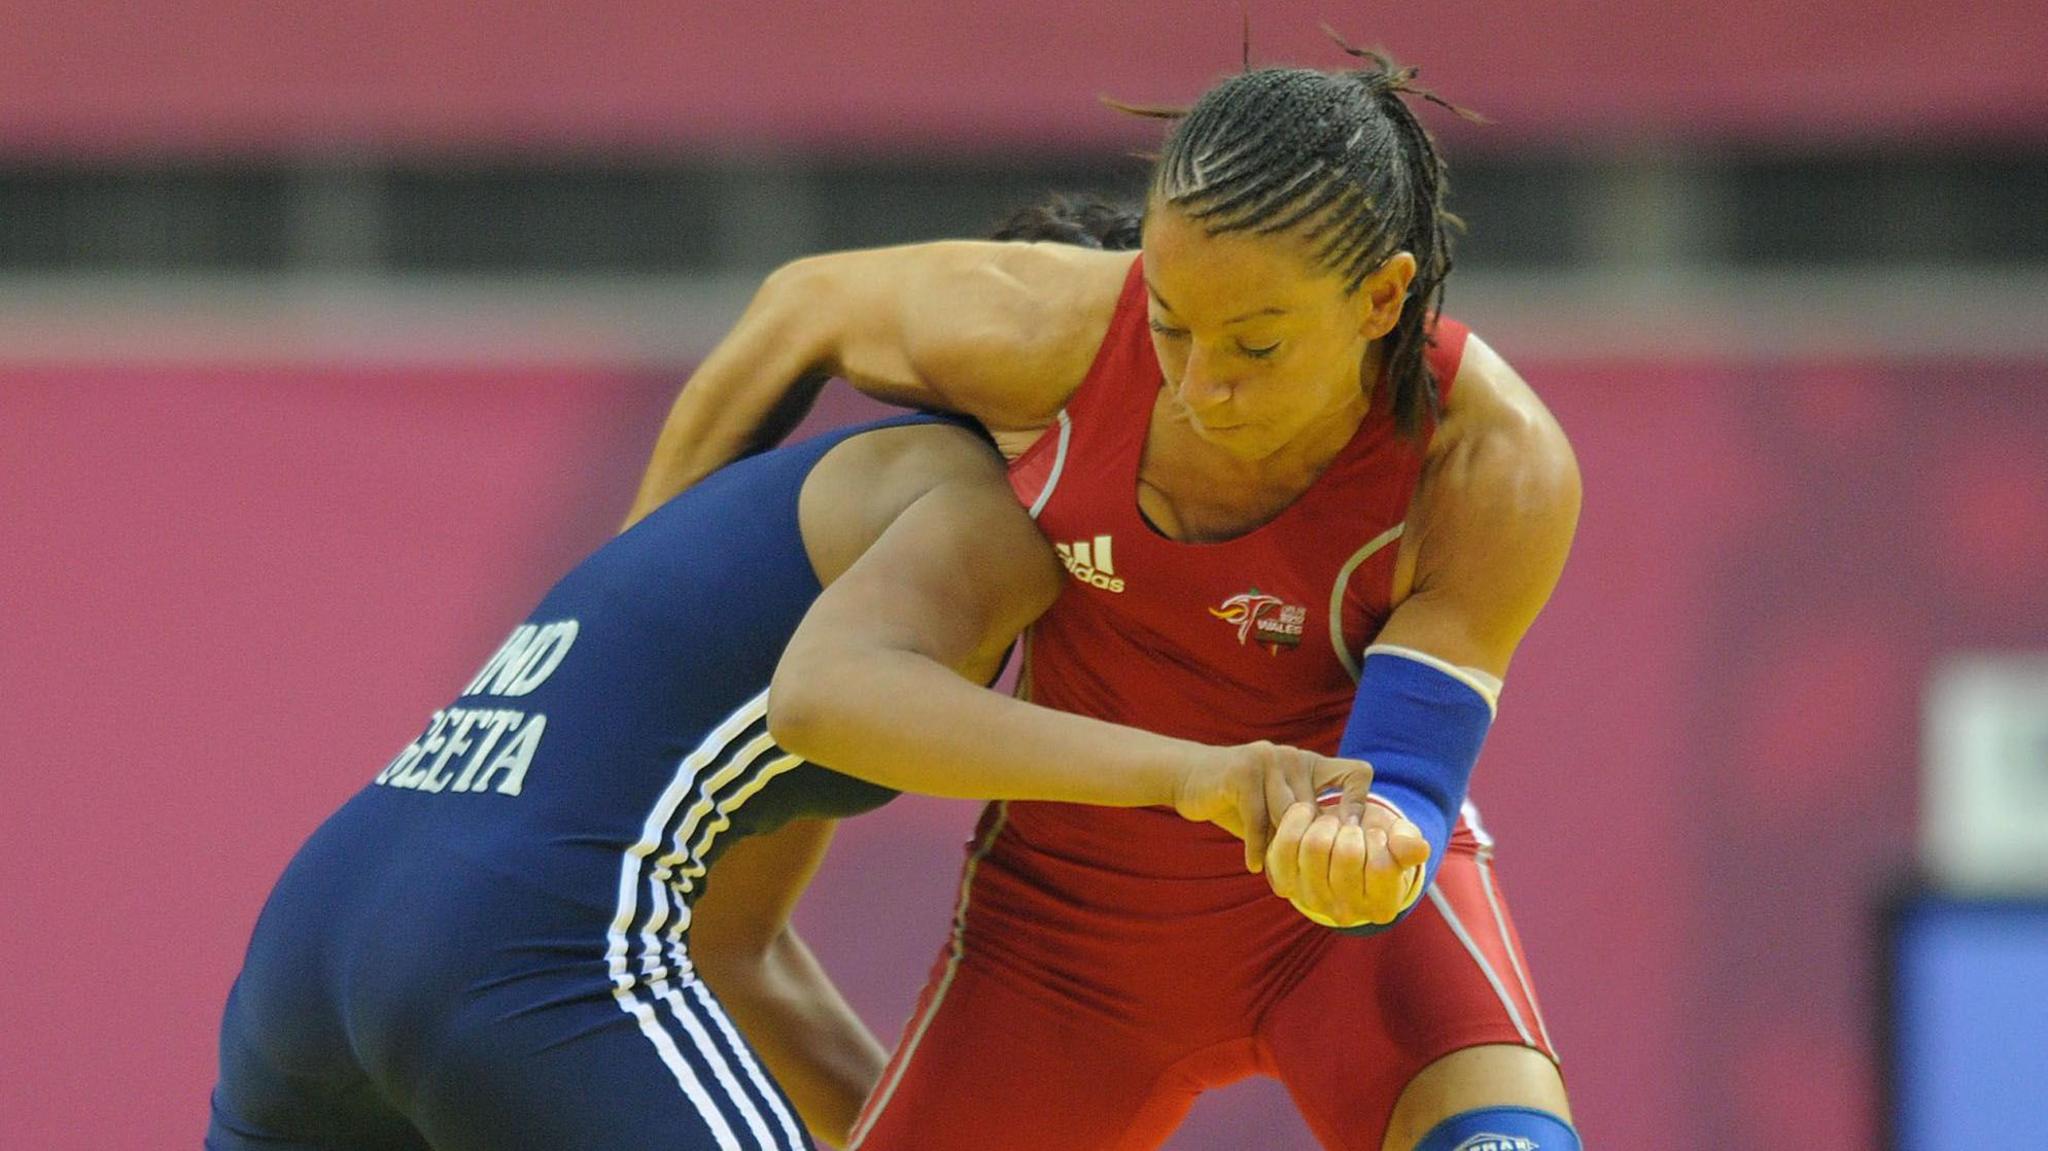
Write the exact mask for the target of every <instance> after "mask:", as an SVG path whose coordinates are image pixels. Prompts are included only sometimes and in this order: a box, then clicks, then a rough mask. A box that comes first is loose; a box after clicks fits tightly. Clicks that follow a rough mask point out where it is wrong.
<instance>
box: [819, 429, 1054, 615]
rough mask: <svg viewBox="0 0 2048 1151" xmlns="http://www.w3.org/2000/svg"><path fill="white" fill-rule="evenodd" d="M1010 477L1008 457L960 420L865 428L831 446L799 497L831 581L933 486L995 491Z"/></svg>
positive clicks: (822, 576) (822, 573) (825, 578)
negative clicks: (1005, 459) (1005, 462)
mask: <svg viewBox="0 0 2048 1151" xmlns="http://www.w3.org/2000/svg"><path fill="white" fill-rule="evenodd" d="M1006 483H1007V480H1006V478H1005V472H1004V467H1003V460H1002V457H1001V456H999V455H997V454H996V451H995V449H994V448H993V447H991V446H990V445H989V443H988V441H987V440H985V439H983V438H982V437H981V436H980V435H979V434H977V433H975V432H974V431H972V430H970V429H968V428H964V427H961V426H959V425H958V424H951V423H918V424H905V425H903V426H900V427H893V428H878V429H876V430H874V431H870V432H863V433H861V434H859V435H856V436H851V437H849V438H848V439H847V440H846V441H845V442H843V443H840V444H837V445H835V446H834V447H833V448H832V450H831V451H829V452H826V453H825V455H824V457H823V458H822V459H820V460H819V461H818V463H817V465H816V466H815V467H813V468H812V469H811V474H810V475H809V476H808V477H806V478H805V480H804V486H803V491H802V492H801V494H800V495H799V496H798V501H797V514H798V521H799V523H800V525H801V528H802V531H803V537H804V549H805V551H806V552H808V553H809V555H810V557H811V566H812V568H813V570H815V571H816V572H817V574H818V578H819V580H820V581H821V582H824V583H828V584H829V583H831V582H832V581H833V580H834V579H836V578H838V576H839V574H840V573H841V572H843V571H845V570H846V569H847V568H848V567H850V566H851V565H852V564H853V562H854V561H855V560H856V559H858V558H860V556H861V555H862V554H863V553H865V552H866V551H867V550H868V548H869V547H871V546H873V544H874V542H875V540H876V539H878V538H879V537H880V536H881V534H882V533H883V532H884V531H886V530H887V529H888V527H889V525H890V524H892V523H894V522H895V521H896V519H897V517H898V516H901V515H902V514H903V510H904V509H905V508H908V507H909V506H910V505H911V504H913V503H915V502H917V500H918V499H919V498H921V497H922V496H924V495H925V494H926V493H927V492H930V491H932V490H933V489H934V488H937V487H939V486H941V485H944V484H971V485H979V486H986V487H990V488H992V489H993V488H1002V487H1004V485H1005V484H1006ZM1004 490H1005V492H1007V488H1004ZM1019 514H1022V509H1019Z"/></svg>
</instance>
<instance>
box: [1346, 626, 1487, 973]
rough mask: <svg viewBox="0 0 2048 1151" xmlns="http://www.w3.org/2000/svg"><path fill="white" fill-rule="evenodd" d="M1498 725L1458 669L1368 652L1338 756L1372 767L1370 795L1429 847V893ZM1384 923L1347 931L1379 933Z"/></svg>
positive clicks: (1413, 656)
mask: <svg viewBox="0 0 2048 1151" xmlns="http://www.w3.org/2000/svg"><path fill="white" fill-rule="evenodd" d="M1492 726H1493V701H1492V700H1491V699H1490V698H1488V696H1487V695H1486V694H1485V693H1483V692H1482V691H1481V690H1480V689H1479V687H1478V686H1477V685H1476V684H1475V683H1474V682H1473V681H1471V680H1470V679H1468V678H1467V677H1466V676H1465V675H1464V674H1463V673H1460V672H1458V671H1457V669H1455V668H1452V667H1450V666H1449V665H1447V664H1440V663H1439V662H1437V661H1435V660H1431V659H1429V657H1427V656H1424V655H1422V654H1421V653H1419V652H1416V653H1409V652H1406V651H1403V650H1390V649H1386V648H1378V647H1374V648H1367V649H1366V653H1365V662H1364V664H1363V665H1362V666H1361V667H1360V669H1359V675H1358V694H1357V696H1356V697H1354V702H1353V703H1352V706H1351V721H1350V722H1349V723H1348V724H1347V725H1346V726H1345V728H1344V737H1343V739H1342V740H1341V741H1340V742H1339V743H1338V744H1337V754H1338V755H1340V756H1344V757H1346V758H1349V759H1362V760H1365V761H1366V762H1368V763H1370V764H1372V794H1373V795H1375V796H1378V797H1379V798H1381V799H1384V800H1386V801H1388V802H1390V803H1392V804H1393V805H1394V806H1395V807H1398V808H1400V809H1401V814H1403V815H1405V816H1407V817H1408V820H1409V822H1411V823H1413V824H1414V825H1415V826H1416V827H1417V828H1419V829H1420V830H1421V832H1422V837H1423V838H1424V839H1425V840H1427V841H1428V842H1429V863H1428V865H1427V868H1426V870H1425V872H1424V875H1423V886H1424V887H1425V888H1427V887H1428V885H1429V884H1430V883H1431V882H1433V881H1434V880H1435V878H1436V871H1437V868H1438V867H1439V866H1440V865H1442V863H1443V859H1444V849H1445V847H1446V846H1447V845H1448V844H1449V842H1450V838H1451V828H1452V827H1453V826H1455V825H1456V824H1457V822H1458V812H1459V809H1460V808H1462V807H1463V806H1464V803H1465V788H1466V786H1467V784H1469V783H1470V782H1471V779H1472V765H1473V764H1474V763H1475V762H1477V761H1478V759H1479V748H1480V746H1481V745H1482V744H1484V743H1485V742H1486V732H1487V730H1488V729H1489V728H1491V727H1492ZM1418 902H1419V901H1418ZM1409 910H1410V911H1412V910H1413V907H1412V906H1411V907H1410V909H1409ZM1406 914H1407V913H1406V912H1404V913H1403V918H1405V917H1406ZM1396 922H1398V920H1397V921H1396ZM1386 926H1387V925H1374V926H1369V927H1364V928H1353V929H1349V930H1351V931H1353V932H1354V933H1356V934H1373V933H1375V932H1378V931H1383V930H1385V929H1386Z"/></svg>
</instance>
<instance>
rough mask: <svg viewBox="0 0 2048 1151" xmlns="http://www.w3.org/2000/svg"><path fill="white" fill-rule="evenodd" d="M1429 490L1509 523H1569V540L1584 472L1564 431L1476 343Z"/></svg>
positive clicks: (1448, 409)
mask: <svg viewBox="0 0 2048 1151" xmlns="http://www.w3.org/2000/svg"><path fill="white" fill-rule="evenodd" d="M1424 482H1425V484H1426V485H1427V486H1429V487H1430V488H1433V489H1436V490H1437V494H1438V495H1439V496H1441V495H1455V496H1456V497H1457V498H1458V499H1460V500H1477V501H1480V502H1481V503H1482V504H1484V505H1487V506H1492V507H1494V508H1495V509H1496V510H1497V512H1498V513H1500V514H1503V515H1512V516H1515V517H1516V518H1518V519H1519V518H1522V517H1529V516H1534V517H1536V518H1537V519H1538V520H1539V521H1550V520H1554V519H1562V520H1563V521H1565V522H1564V525H1562V526H1565V528H1566V531H1567V533H1568V532H1569V526H1568V525H1569V524H1570V523H1576V521H1577V518H1578V507H1579V497H1580V479H1579V465H1578V459H1577V457H1576V456H1575V455H1573V453H1572V446H1571V441H1570V440H1569V439H1568V438H1567V437H1566V436H1565V432H1564V428H1563V427H1561V426H1559V424H1558V422H1557V418H1556V417H1555V416H1553V415H1552V414H1551V412H1550V409H1549V408H1548V407H1547V406H1545V405H1544V403H1543V400H1542V399H1541V397H1539V396H1538V395H1537V394H1536V391H1535V389H1533V388H1531V387H1530V386H1529V384H1528V382H1527V381H1526V380H1524V379H1523V378H1522V376H1521V374H1520V373H1518V372H1516V371H1515V369H1514V368H1513V367H1512V366H1511V365H1509V363H1508V362H1507V361H1506V360H1504V359H1502V358H1501V356H1500V354H1499V353H1497V352H1495V351H1494V350H1493V349H1492V348H1491V347H1489V346H1488V345H1487V344H1486V342H1485V341H1483V340H1481V339H1480V338H1479V337H1478V336H1476V335H1475V336H1472V337H1470V339H1469V341H1468V342H1467V344H1466V347H1465V355H1464V358H1463V360H1462V361H1461V362H1460V364H1459V366H1458V378H1457V380H1456V381H1455V382H1454V383H1453V385H1452V387H1451V395H1450V400H1449V402H1448V403H1447V404H1446V405H1445V410H1444V414H1443V420H1442V423H1441V424H1440V425H1439V426H1438V428H1437V433H1436V436H1435V437H1434V438H1433V439H1432V440H1431V443H1430V451H1429V457H1428V461H1427V463H1426V464H1425V468H1424ZM1552 526H1560V525H1556V524H1553V525H1552Z"/></svg>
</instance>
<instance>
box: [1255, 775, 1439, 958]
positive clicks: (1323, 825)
mask: <svg viewBox="0 0 2048 1151" xmlns="http://www.w3.org/2000/svg"><path fill="white" fill-rule="evenodd" d="M1428 861H1429V843H1428V841H1427V840H1425V839H1423V837H1422V832H1421V830H1420V829H1419V828H1417V827H1416V826H1415V825H1414V824H1413V823H1410V822H1408V820H1407V819H1405V818H1403V817H1402V816H1401V815H1400V814H1398V813H1397V812H1395V811H1394V809H1393V808H1391V807H1389V806H1387V805H1385V804H1383V803H1377V802H1368V803H1366V804H1365V808H1364V811H1363V813H1362V814H1361V815H1360V816H1359V817H1358V818H1351V817H1350V813H1349V812H1348V811H1347V810H1346V809H1344V808H1341V807H1335V806H1327V805H1326V806H1321V807H1318V806H1316V805H1314V804H1306V803H1298V804H1295V805H1293V806H1292V807H1289V808H1288V809H1287V810H1286V812H1285V813H1284V814H1283V815H1282V816H1281V817H1280V825H1279V826H1278V827H1277V828H1275V829H1274V832H1273V837H1272V840H1271V841H1270V842H1269V843H1268V844H1267V846H1266V882H1267V883H1268V884H1270V885H1271V886H1272V888H1273V891H1274V893H1275V894H1277V895H1279V896H1280V897H1282V898H1283V899H1286V900H1288V901H1289V902H1291V903H1293V904H1294V906H1295V908H1296V910H1298V911H1300V912H1301V913H1302V914H1303V915H1306V916H1308V917H1309V918H1310V919H1313V920H1315V921H1316V922H1317V923H1320V924H1322V925H1323V926H1325V927H1361V926H1364V925H1366V924H1385V923H1392V922H1393V921H1394V919H1395V917H1397V916H1399V915H1400V914H1401V913H1402V912H1403V911H1406V910H1407V909H1408V908H1409V907H1410V906H1411V905H1412V904H1414V902H1415V901H1416V900H1417V899H1418V898H1420V897H1421V895H1422V878H1423V873H1424V866H1423V865H1424V864H1425V863H1427V862H1428Z"/></svg>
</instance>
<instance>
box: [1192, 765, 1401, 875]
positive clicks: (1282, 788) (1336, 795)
mask: <svg viewBox="0 0 2048 1151" xmlns="http://www.w3.org/2000/svg"><path fill="white" fill-rule="evenodd" d="M1371 787H1372V765H1371V764H1369V763H1365V762H1363V761H1362V760H1356V759H1333V758H1331V757H1329V756H1327V755H1317V754H1316V753H1315V752H1312V751H1303V750H1302V749H1300V748H1298V747H1286V746H1284V745H1281V744H1277V743H1266V742H1263V741H1261V742H1259V743H1241V744H1238V745H1237V746H1235V747H1212V748H1204V749H1202V753H1201V754H1198V755H1194V756H1190V757H1189V761H1188V764H1187V767H1186V771H1185V774H1183V775H1182V777H1181V779H1180V782H1179V786H1178V788H1177V789H1176V792H1175V796H1174V802H1173V808H1174V810H1175V811H1177V812H1179V813H1180V814H1181V817H1182V818H1184V819H1190V820H1193V821H1195V822H1197V823H1214V824H1216V825H1217V826H1219V827H1221V828H1223V829H1224V830H1225V831H1228V832H1229V833H1231V834H1232V835H1235V836H1237V837H1238V838H1239V839H1242V840H1244V865H1245V869H1246V870H1247V871H1250V872H1252V873H1253V874H1254V875H1256V874H1257V873H1258V872H1259V871H1260V870H1261V869H1262V868H1264V867H1265V866H1266V861H1267V858H1268V856H1269V855H1270V854H1271V853H1270V851H1269V850H1268V844H1269V842H1270V841H1271V839H1272V836H1273V832H1274V827H1275V824H1276V823H1278V821H1279V817H1280V815H1281V813H1283V812H1287V811H1289V810H1291V809H1293V808H1294V807H1296V806H1301V807H1304V808H1307V809H1311V810H1312V809H1314V808H1315V805H1316V803H1317V797H1319V796H1321V797H1323V802H1324V803H1325V804H1326V805H1328V806H1327V807H1325V808H1324V810H1327V811H1330V812H1331V813H1332V815H1334V816H1335V817H1337V818H1339V819H1349V820H1350V821H1352V822H1354V823H1355V822H1357V821H1358V819H1359V818H1360V817H1361V816H1362V815H1363V814H1364V813H1365V809H1366V807H1367V806H1368V804H1367V803H1366V796H1367V793H1368V791H1369V790H1370V789H1371Z"/></svg>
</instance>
